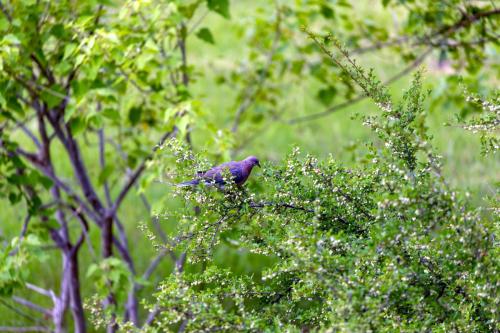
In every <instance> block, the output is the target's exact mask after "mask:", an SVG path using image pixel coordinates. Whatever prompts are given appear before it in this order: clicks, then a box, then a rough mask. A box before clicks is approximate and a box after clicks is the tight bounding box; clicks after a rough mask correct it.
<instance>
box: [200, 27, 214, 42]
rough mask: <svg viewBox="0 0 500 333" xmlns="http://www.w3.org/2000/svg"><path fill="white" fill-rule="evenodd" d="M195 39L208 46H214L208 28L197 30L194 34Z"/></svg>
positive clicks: (212, 37)
mask: <svg viewBox="0 0 500 333" xmlns="http://www.w3.org/2000/svg"><path fill="white" fill-rule="evenodd" d="M196 37H198V38H199V39H201V40H203V41H205V42H207V43H209V44H215V40H214V36H213V35H212V33H211V32H210V30H209V29H208V28H201V29H200V30H198V32H197V33H196Z"/></svg>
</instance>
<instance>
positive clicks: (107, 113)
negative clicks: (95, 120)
mask: <svg viewBox="0 0 500 333" xmlns="http://www.w3.org/2000/svg"><path fill="white" fill-rule="evenodd" d="M102 115H103V117H104V118H108V119H109V120H113V121H117V122H119V121H120V112H119V111H118V110H116V109H109V108H108V109H104V110H102Z"/></svg>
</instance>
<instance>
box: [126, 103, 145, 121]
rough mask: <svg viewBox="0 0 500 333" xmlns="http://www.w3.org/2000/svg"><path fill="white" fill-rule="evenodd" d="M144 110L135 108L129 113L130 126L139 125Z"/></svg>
mask: <svg viewBox="0 0 500 333" xmlns="http://www.w3.org/2000/svg"><path fill="white" fill-rule="evenodd" d="M141 114H142V108H140V107H136V106H134V107H133V108H131V109H130V111H129V112H128V120H129V121H130V124H132V125H137V124H138V123H139V121H140V120H141Z"/></svg>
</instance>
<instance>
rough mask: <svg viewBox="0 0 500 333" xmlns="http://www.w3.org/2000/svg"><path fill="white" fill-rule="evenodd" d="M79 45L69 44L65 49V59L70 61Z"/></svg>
mask: <svg viewBox="0 0 500 333" xmlns="http://www.w3.org/2000/svg"><path fill="white" fill-rule="evenodd" d="M76 47H77V45H76V44H74V43H70V44H67V45H66V46H65V47H64V56H63V59H68V58H69V57H70V56H72V55H73V52H75V50H76Z"/></svg>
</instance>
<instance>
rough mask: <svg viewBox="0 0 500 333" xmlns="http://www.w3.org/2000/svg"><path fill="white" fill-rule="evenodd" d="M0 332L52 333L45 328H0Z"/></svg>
mask: <svg viewBox="0 0 500 333" xmlns="http://www.w3.org/2000/svg"><path fill="white" fill-rule="evenodd" d="M0 332H52V330H51V329H50V328H48V327H45V326H0Z"/></svg>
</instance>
